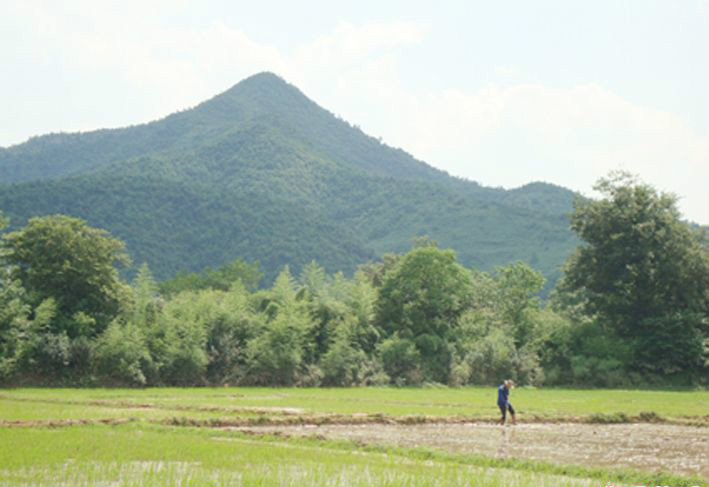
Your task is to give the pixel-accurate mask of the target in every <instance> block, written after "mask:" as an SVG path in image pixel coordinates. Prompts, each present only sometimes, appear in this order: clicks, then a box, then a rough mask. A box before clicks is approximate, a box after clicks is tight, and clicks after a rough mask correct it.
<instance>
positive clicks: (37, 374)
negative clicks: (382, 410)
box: [0, 174, 709, 387]
mask: <svg viewBox="0 0 709 487" xmlns="http://www.w3.org/2000/svg"><path fill="white" fill-rule="evenodd" d="M596 189H597V190H599V191H600V192H601V193H602V194H603V196H604V197H603V198H602V199H599V200H579V201H578V202H577V203H576V205H575V210H574V212H573V214H572V215H571V227H572V229H573V230H574V232H576V234H577V235H578V236H579V238H580V239H581V241H582V245H581V246H580V247H579V248H578V249H577V250H576V252H575V253H574V254H573V255H572V256H571V257H570V258H569V260H568V261H567V262H566V264H565V267H564V269H563V277H562V278H561V279H560V281H559V283H558V285H557V286H556V287H555V289H554V290H553V292H552V293H551V296H550V297H549V298H548V299H546V300H542V299H540V297H539V296H540V292H541V290H542V288H543V286H544V278H543V277H542V275H541V274H540V273H539V272H537V271H536V270H534V269H533V268H532V267H530V266H529V265H528V264H526V263H523V262H514V263H511V264H509V265H507V266H503V267H498V268H497V269H496V270H495V271H494V272H482V271H479V270H476V269H468V268H465V267H464V266H462V265H461V264H460V263H459V262H458V260H457V258H456V253H455V252H454V251H453V250H450V249H441V248H439V247H438V246H437V244H436V243H435V242H434V241H432V240H430V239H428V238H426V237H422V238H417V239H415V240H414V245H413V247H412V249H411V250H410V251H408V252H407V253H404V254H386V255H384V256H382V258H381V259H380V260H378V261H376V262H369V263H366V264H363V265H361V266H359V268H358V270H357V271H356V272H355V273H354V275H352V276H349V277H348V276H346V275H344V274H342V273H335V274H328V273H327V272H326V271H325V270H324V269H323V268H322V267H321V266H319V265H318V264H317V263H316V262H311V263H310V264H308V265H306V266H304V267H303V269H302V270H301V271H300V272H299V273H297V275H294V274H293V273H291V271H290V269H289V267H288V266H286V267H285V268H284V269H283V270H282V271H281V272H280V274H279V275H278V277H277V278H276V279H275V281H274V282H273V284H272V285H271V286H270V287H265V288H259V283H260V281H261V278H262V275H261V273H260V271H259V267H258V264H256V263H248V262H245V261H243V260H236V261H233V262H231V263H228V264H226V265H224V266H222V267H220V268H217V269H206V270H205V271H203V272H202V273H186V272H183V273H180V274H178V275H177V276H175V277H174V278H172V279H169V280H167V281H163V282H159V283H158V282H157V281H156V280H155V279H154V278H153V276H152V274H151V272H150V269H149V267H148V265H147V264H143V265H142V266H141V267H140V268H139V270H138V272H137V275H136V277H135V278H134V279H133V281H132V282H130V283H129V282H125V281H124V280H123V279H122V278H121V274H120V272H119V269H120V268H121V267H125V266H128V265H129V260H128V257H127V254H126V251H125V245H124V244H123V242H121V241H119V240H118V239H116V238H114V237H112V236H111V235H110V234H108V233H107V232H105V231H103V230H100V229H96V228H92V227H90V226H88V225H87V224H86V223H85V222H84V221H82V220H79V219H77V218H72V217H69V216H64V215H53V216H45V217H36V218H32V219H31V220H30V221H29V222H28V224H27V225H26V226H25V227H24V228H22V229H20V230H17V231H14V232H10V233H5V234H4V235H3V236H2V244H1V247H0V248H1V249H2V250H1V251H0V252H1V253H0V272H1V273H0V382H1V383H3V384H5V385H24V384H35V385H42V384H47V385H49V384H51V385H129V386H146V385H223V384H230V385H288V386H290V385H297V386H355V385H383V384H393V385H419V384H424V383H440V384H448V385H453V386H461V385H466V384H491V383H496V382H499V380H501V379H502V378H508V377H511V378H514V379H516V380H517V382H518V383H521V384H530V385H541V384H560V385H572V384H575V385H586V386H607V387H615V386H633V385H647V384H658V385H660V384H674V385H680V384H681V385H687V384H699V383H707V382H708V381H709V319H708V316H709V248H708V246H707V237H706V232H703V231H702V230H701V229H697V228H694V227H692V226H690V225H688V224H686V223H684V222H682V221H681V219H680V215H679V213H678V211H677V209H676V198H675V197H674V196H672V195H668V194H664V193H658V192H657V191H656V190H655V189H654V188H652V187H651V186H649V185H646V184H643V183H642V182H639V181H637V180H634V179H633V178H631V177H630V176H628V175H626V174H611V175H610V176H609V177H607V178H604V179H602V180H600V181H599V183H598V184H597V186H596ZM0 226H4V222H3V221H2V219H1V218H0Z"/></svg>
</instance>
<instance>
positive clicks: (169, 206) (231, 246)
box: [0, 73, 576, 290]
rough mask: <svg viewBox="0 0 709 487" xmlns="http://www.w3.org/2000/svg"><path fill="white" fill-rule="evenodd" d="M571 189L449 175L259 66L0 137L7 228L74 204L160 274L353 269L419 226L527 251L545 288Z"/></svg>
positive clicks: (490, 260)
mask: <svg viewBox="0 0 709 487" xmlns="http://www.w3.org/2000/svg"><path fill="white" fill-rule="evenodd" d="M572 199H573V193H572V192H570V191H568V190H565V189H563V188H559V187H555V186H552V185H548V184H542V183H535V184H530V185H528V186H525V187H523V188H519V189H517V190H512V191H505V190H502V189H493V188H484V187H481V186H479V185H478V184H476V183H473V182H468V181H462V180H459V179H455V178H452V177H450V176H448V175H447V174H445V173H443V172H441V171H438V170H436V169H434V168H432V167H430V166H428V165H426V164H424V163H423V162H421V161H417V160H416V159H414V158H413V157H411V156H410V155H409V154H407V153H405V152H404V151H402V150H398V149H393V148H391V147H388V146H386V145H384V144H382V143H381V142H379V141H378V140H377V139H375V138H372V137H369V136H367V135H365V134H363V133H362V132H361V131H360V130H359V129H357V128H355V127H352V126H350V125H349V124H348V123H346V122H344V121H342V120H340V119H338V118H336V117H335V116H333V115H332V114H331V113H329V112H327V111H326V110H324V109H322V108H320V107H319V106H318V105H316V104H315V103H313V102H312V101H310V100H309V99H307V98H306V97H305V96H304V95H303V94H302V93H300V92H299V91H298V90H297V89H296V88H295V87H293V86H290V85H288V84H287V83H285V82H284V81H283V80H281V79H279V78H278V77H276V76H274V75H272V74H268V73H263V74H260V75H257V76H254V77H251V78H249V79H247V80H244V81H242V82H241V83H239V84H238V85H236V86H235V87H233V88H232V89H230V90H228V91H227V92H225V93H222V94H221V95H219V96H217V97H215V98H213V99H211V100H209V101H207V102H205V103H202V104H201V105H199V106H197V107H196V108H194V109H192V110H187V111H184V112H181V113H176V114H173V115H170V116H168V117H166V118H164V119H162V120H159V121H156V122H153V123H149V124H145V125H140V126H134V127H128V128H124V129H113V130H99V131H95V132H89V133H81V134H53V135H47V136H42V137H37V138H33V139H30V140H29V141H28V142H26V143H24V144H20V145H17V146H14V147H10V148H7V149H0V209H2V210H3V211H4V212H5V213H6V214H7V215H8V216H9V217H11V224H12V229H13V230H18V229H19V228H21V227H22V226H24V225H25V224H26V222H27V221H28V219H29V218H31V217H33V216H43V215H49V214H56V213H61V214H66V215H71V216H74V217H78V218H81V219H83V220H85V221H86V222H87V223H88V224H89V225H91V226H93V227H97V228H103V229H106V230H108V231H110V232H111V234H112V235H114V236H116V237H117V238H119V239H121V240H123V241H125V242H126V244H127V248H128V250H129V252H130V255H131V257H132V260H133V262H135V263H136V264H137V265H140V264H142V263H143V262H146V263H148V264H149V266H150V269H151V270H152V271H153V272H154V274H155V276H156V277H157V278H158V279H160V280H164V279H168V278H172V277H174V276H176V275H178V273H180V272H183V274H182V275H181V277H184V274H189V273H201V272H202V271H203V270H204V269H205V268H207V267H211V268H216V267H220V266H223V265H226V264H228V263H230V262H234V261H235V260H237V259H243V260H244V261H245V262H250V263H254V262H259V263H260V269H261V271H262V272H263V274H264V280H263V283H264V284H265V285H267V286H268V285H271V283H272V282H273V280H274V279H275V278H276V277H277V276H278V274H279V273H280V271H281V270H282V269H283V267H284V266H285V265H289V266H290V267H291V269H292V271H293V272H294V273H295V274H298V273H300V271H301V270H302V269H303V268H304V267H305V266H306V265H307V264H308V263H309V262H311V261H312V260H316V261H318V263H319V264H320V265H322V266H323V267H324V268H325V269H326V270H327V271H328V272H329V273H333V272H337V271H342V272H345V273H347V274H348V275H351V274H352V273H353V272H354V271H355V270H356V268H357V266H358V265H359V264H362V263H364V262H367V261H368V260H375V259H376V258H377V256H380V255H382V254H384V253H386V252H399V253H401V252H404V251H406V250H407V249H408V247H409V243H410V240H411V238H412V237H413V236H416V235H424V234H426V235H430V236H431V237H433V238H435V239H436V240H437V241H439V242H440V243H441V245H442V246H445V247H450V248H454V249H456V250H457V251H458V252H459V258H460V261H461V263H462V264H463V265H465V266H466V267H475V268H477V269H481V270H485V271H492V270H493V269H494V268H495V266H500V265H507V264H508V263H510V262H514V261H517V260H520V261H524V262H527V263H528V264H530V265H532V266H534V267H535V268H536V269H538V270H539V271H540V272H542V274H543V275H544V276H545V277H546V278H547V280H548V283H549V285H548V289H550V288H551V287H552V286H553V283H554V282H555V280H556V278H557V277H558V276H559V267H560V265H561V263H562V262H563V260H564V258H565V256H567V255H568V254H569V253H570V252H571V250H572V249H573V247H574V246H575V245H576V240H575V239H574V237H573V235H572V234H571V232H569V229H568V220H567V218H566V217H565V214H566V213H568V212H569V211H570V210H571V204H572ZM136 270H137V269H136V268H133V269H129V270H126V271H125V272H124V273H123V275H124V277H132V276H133V275H134V274H135V272H136ZM548 289H547V290H548Z"/></svg>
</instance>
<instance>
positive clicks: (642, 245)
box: [561, 172, 709, 376]
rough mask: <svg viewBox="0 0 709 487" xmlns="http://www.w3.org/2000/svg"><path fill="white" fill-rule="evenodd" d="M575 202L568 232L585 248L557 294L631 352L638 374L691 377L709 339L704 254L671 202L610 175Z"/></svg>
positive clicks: (707, 255) (700, 239)
mask: <svg viewBox="0 0 709 487" xmlns="http://www.w3.org/2000/svg"><path fill="white" fill-rule="evenodd" d="M594 189H596V190H597V191H599V192H600V193H601V194H602V195H603V196H604V197H603V198H602V199H600V200H584V201H579V202H577V204H576V205H575V210H574V213H573V215H572V217H571V227H572V229H573V230H574V231H575V232H576V233H577V234H578V236H579V237H580V238H581V239H582V240H583V241H584V242H585V244H584V245H582V246H581V247H580V248H579V249H578V250H577V251H576V253H575V254H573V255H572V256H571V257H570V258H569V260H568V262H567V265H566V276H565V278H564V281H563V282H562V283H561V288H562V289H566V290H568V291H571V292H573V293H577V295H580V296H582V297H583V300H584V303H585V308H586V310H587V311H588V312H590V313H592V314H594V315H595V316H596V317H597V318H598V319H599V322H600V323H601V324H602V325H603V326H606V327H607V328H608V329H609V331H613V332H615V333H617V334H618V336H620V337H621V338H623V339H626V340H628V341H629V342H630V343H631V344H632V346H633V349H634V357H635V362H636V363H635V364H633V365H634V366H636V367H639V368H641V369H642V370H645V371H647V372H651V373H656V374H675V373H682V374H687V375H690V376H691V375H693V374H694V375H696V374H697V373H699V371H700V367H701V366H702V362H703V358H702V355H703V353H704V351H703V347H702V342H703V340H705V339H706V338H707V336H709V328H708V326H709V324H708V318H707V316H708V310H709V250H708V248H707V245H706V239H705V236H703V235H702V234H701V233H700V232H698V231H697V230H695V229H693V228H692V227H691V226H690V225H688V224H686V223H684V222H682V220H681V219H680V214H679V212H678V210H677V207H676V202H677V198H676V196H674V195H672V194H667V193H658V192H657V191H656V190H655V189H654V188H653V187H652V186H650V185H648V184H644V183H642V182H639V181H638V180H636V179H635V178H634V177H632V176H631V175H629V174H627V173H623V172H617V173H611V174H610V175H609V176H608V177H606V178H602V179H600V180H599V181H598V182H597V183H596V185H595V186H594Z"/></svg>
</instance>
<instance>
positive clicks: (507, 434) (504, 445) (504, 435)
mask: <svg viewBox="0 0 709 487" xmlns="http://www.w3.org/2000/svg"><path fill="white" fill-rule="evenodd" d="M516 429H517V428H514V427H512V428H510V427H509V426H501V427H500V443H499V445H498V446H497V458H508V457H509V454H510V444H511V443H513V440H514V437H515V431H516Z"/></svg>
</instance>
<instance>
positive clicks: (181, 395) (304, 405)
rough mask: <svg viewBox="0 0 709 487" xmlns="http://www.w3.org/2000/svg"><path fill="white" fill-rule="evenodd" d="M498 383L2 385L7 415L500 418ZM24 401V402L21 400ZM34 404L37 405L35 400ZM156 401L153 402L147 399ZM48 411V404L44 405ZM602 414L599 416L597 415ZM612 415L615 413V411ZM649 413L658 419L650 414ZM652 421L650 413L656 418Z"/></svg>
mask: <svg viewBox="0 0 709 487" xmlns="http://www.w3.org/2000/svg"><path fill="white" fill-rule="evenodd" d="M512 399H513V402H514V403H515V405H516V406H517V408H518V409H520V417H527V418H530V417H533V418H543V419H558V420H563V419H566V420H572V419H574V418H576V419H577V420H578V419H586V418H588V419H590V418H591V417H592V416H593V415H597V416H598V415H614V414H621V413H622V414H624V415H626V417H627V418H630V417H640V416H641V415H642V413H654V414H656V415H658V416H660V417H662V418H664V419H665V420H680V419H683V418H694V419H702V418H704V417H706V414H707V411H709V392H708V391H662V390H608V389H595V390H588V389H586V390H584V389H555V388H540V389H534V388H525V387H522V388H516V389H514V390H513V392H512ZM495 400H496V395H495V390H494V389H492V388H490V387H461V388H394V387H355V388H346V389H343V388H321V387H317V388H307V387H298V388H271V387H239V388H238V389H235V388H231V387H228V388H225V387H217V388H170V387H161V388H146V389H60V390H58V389H12V390H6V391H4V392H2V393H0V405H1V406H2V411H3V413H4V414H5V413H6V412H7V411H9V410H10V408H11V407H14V406H12V405H13V404H14V405H16V406H17V407H16V409H14V411H15V412H14V413H13V415H12V416H9V417H5V416H3V417H4V418H5V419H39V418H40V417H44V418H46V419H62V418H63V417H64V416H62V414H67V416H66V417H69V418H80V417H82V416H81V415H84V417H91V418H107V417H111V416H113V415H115V414H119V413H120V415H121V416H120V417H134V418H144V417H146V418H147V417H154V415H155V414H157V413H160V414H159V417H166V415H172V416H184V417H190V418H191V417H196V418H200V417H228V416H243V415H247V414H249V408H256V409H251V413H253V414H266V415H268V416H273V415H278V414H279V413H280V412H282V411H283V410H285V409H287V408H290V409H292V410H294V412H297V413H298V414H355V413H364V414H383V415H386V416H390V417H403V416H415V415H421V416H436V417H445V416H461V417H467V418H470V419H475V418H477V419H486V418H491V417H494V418H497V413H498V411H497V407H496V406H495ZM20 405H24V406H23V407H20ZM30 406H31V407H30ZM146 406H150V407H146ZM42 411H47V412H46V413H45V412H42ZM598 417H599V418H600V417H601V416H598ZM609 417H610V416H609ZM647 419H652V418H650V417H649V416H648V417H647ZM650 422H651V421H650Z"/></svg>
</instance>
